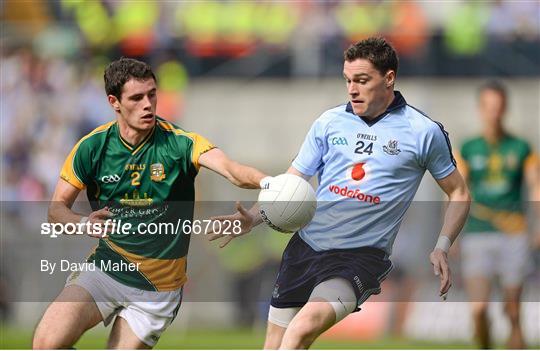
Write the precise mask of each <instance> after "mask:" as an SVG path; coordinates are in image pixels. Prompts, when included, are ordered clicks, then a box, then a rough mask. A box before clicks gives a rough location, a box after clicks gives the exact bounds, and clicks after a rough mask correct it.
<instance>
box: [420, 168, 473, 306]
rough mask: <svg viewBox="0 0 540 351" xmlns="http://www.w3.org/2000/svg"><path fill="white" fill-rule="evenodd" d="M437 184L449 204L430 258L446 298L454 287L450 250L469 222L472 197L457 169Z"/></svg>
mask: <svg viewBox="0 0 540 351" xmlns="http://www.w3.org/2000/svg"><path fill="white" fill-rule="evenodd" d="M437 183H438V184H439V186H440V187H441V189H442V190H443V191H444V192H445V193H446V194H447V195H448V200H449V203H448V207H447V208H446V212H445V215H444V223H443V226H442V229H441V233H440V235H439V239H438V241H437V245H436V246H435V249H434V250H433V252H432V253H431V254H430V256H429V258H430V261H431V264H432V265H433V270H434V273H435V275H437V276H439V277H440V279H441V286H440V289H439V293H440V295H441V296H443V297H444V296H446V293H447V292H448V290H449V289H450V287H451V286H452V278H451V271H450V267H449V266H448V256H447V254H448V250H449V248H450V246H451V245H452V243H453V242H454V241H455V240H456V238H457V236H458V235H459V233H460V232H461V229H462V228H463V225H464V224H465V221H466V220H467V215H468V214H469V208H470V205H471V197H470V195H469V189H468V188H467V185H466V184H465V181H464V180H463V177H462V176H461V174H460V173H459V171H458V170H457V169H456V170H454V171H453V172H452V173H450V175H449V176H447V177H445V178H442V179H438V180H437Z"/></svg>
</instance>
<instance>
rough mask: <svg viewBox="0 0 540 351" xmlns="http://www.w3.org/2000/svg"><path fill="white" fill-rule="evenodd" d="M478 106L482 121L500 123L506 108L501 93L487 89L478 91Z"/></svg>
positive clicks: (491, 123)
mask: <svg viewBox="0 0 540 351" xmlns="http://www.w3.org/2000/svg"><path fill="white" fill-rule="evenodd" d="M478 108H479V113H480V117H481V118H482V121H484V123H487V124H490V125H493V124H500V123H501V122H502V119H503V116H504V112H505V110H506V99H505V97H504V96H503V95H501V93H499V92H497V91H495V90H489V89H487V90H484V91H482V92H481V93H480V97H479V102H478Z"/></svg>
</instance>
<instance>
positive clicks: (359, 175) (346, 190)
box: [328, 162, 381, 205]
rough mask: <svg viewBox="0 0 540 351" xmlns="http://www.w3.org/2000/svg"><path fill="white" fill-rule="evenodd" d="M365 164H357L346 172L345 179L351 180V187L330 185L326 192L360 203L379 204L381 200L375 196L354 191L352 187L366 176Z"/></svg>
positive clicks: (358, 190)
mask: <svg viewBox="0 0 540 351" xmlns="http://www.w3.org/2000/svg"><path fill="white" fill-rule="evenodd" d="M365 165H366V163H365V162H361V163H357V164H355V165H353V167H352V168H350V169H348V170H347V178H350V179H352V180H353V181H352V182H351V187H349V185H346V186H339V185H330V186H329V187H328V190H330V192H332V193H334V194H336V195H340V196H342V197H345V198H349V199H355V200H358V201H361V202H367V203H371V204H374V205H377V204H379V203H380V202H381V198H380V197H379V196H377V195H372V194H365V193H363V192H362V191H361V190H360V189H354V188H352V186H354V185H355V184H356V183H357V182H360V181H361V180H362V179H364V177H365V176H366V169H365Z"/></svg>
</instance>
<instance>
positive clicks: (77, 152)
mask: <svg viewBox="0 0 540 351" xmlns="http://www.w3.org/2000/svg"><path fill="white" fill-rule="evenodd" d="M90 175H91V157H90V148H89V147H88V146H87V144H85V143H84V142H83V141H82V140H81V141H79V142H78V143H77V144H76V145H75V146H74V147H73V149H72V150H71V152H70V153H69V155H68V157H67V158H66V160H65V161H64V165H63V166H62V170H61V171H60V178H62V179H63V180H65V181H66V182H68V183H69V184H71V185H73V186H74V187H76V188H77V189H80V190H83V189H84V188H86V186H87V184H88V183H89V182H90V179H91V178H90Z"/></svg>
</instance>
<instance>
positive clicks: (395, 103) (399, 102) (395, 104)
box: [345, 90, 407, 127]
mask: <svg viewBox="0 0 540 351" xmlns="http://www.w3.org/2000/svg"><path fill="white" fill-rule="evenodd" d="M406 105H407V101H405V98H404V97H403V95H401V93H400V92H399V91H397V90H395V91H394V100H392V103H391V104H390V105H389V106H388V107H387V108H386V111H384V112H383V113H381V114H380V115H378V116H377V117H375V118H373V119H369V118H367V117H363V116H360V118H361V119H362V120H363V121H364V122H366V124H367V125H368V126H369V127H371V126H372V125H374V124H375V123H377V122H379V121H380V120H381V119H383V117H384V116H386V115H387V114H389V113H390V112H392V111H395V110H397V109H400V108H402V107H404V106H406ZM345 111H347V112H349V113H352V114H353V115H354V111H353V108H352V105H351V102H350V101H349V102H348V103H347V106H346V107H345ZM355 116H356V115H355Z"/></svg>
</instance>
